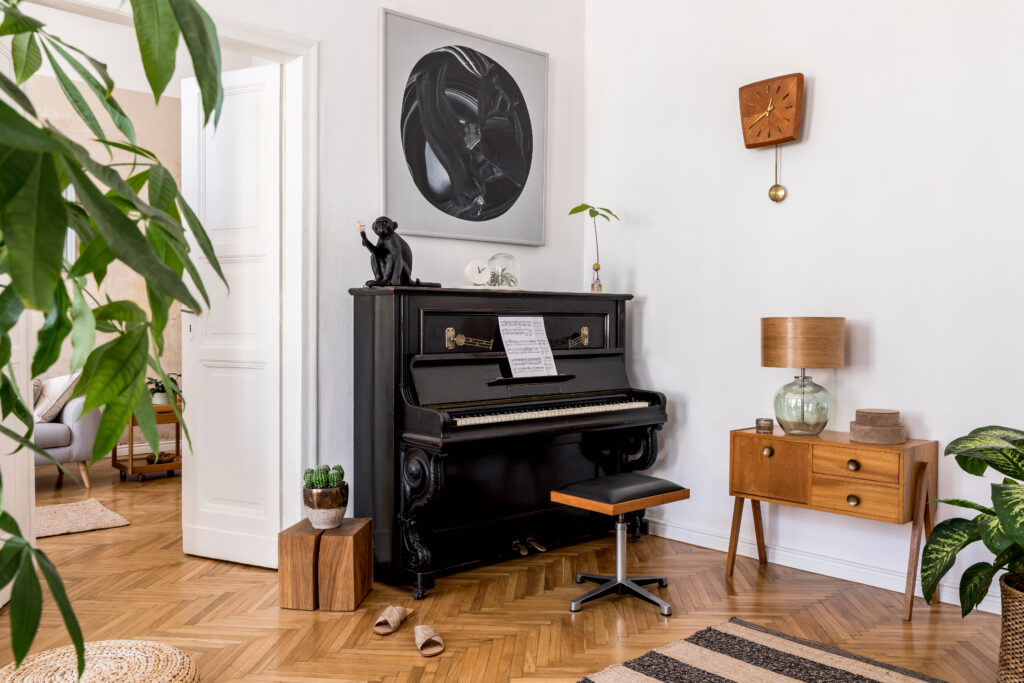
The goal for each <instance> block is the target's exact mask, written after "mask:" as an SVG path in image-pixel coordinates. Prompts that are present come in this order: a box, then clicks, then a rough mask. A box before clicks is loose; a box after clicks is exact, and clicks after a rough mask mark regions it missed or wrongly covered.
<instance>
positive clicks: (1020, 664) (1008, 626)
mask: <svg viewBox="0 0 1024 683" xmlns="http://www.w3.org/2000/svg"><path fill="white" fill-rule="evenodd" d="M945 453H946V455H955V456H956V461H957V464H958V465H960V469H962V470H963V471H965V472H967V473H968V474H972V475H974V476H982V475H983V474H984V473H985V470H986V469H988V468H989V467H991V468H992V469H994V470H995V471H997V472H999V473H1001V474H1003V475H1005V477H1006V478H1004V479H1003V481H1002V482H1001V483H993V484H992V504H991V506H988V505H981V504H978V503H973V502H971V501H969V500H960V499H951V500H939V502H940V503H946V504H947V505H955V506H957V507H961V508H966V509H968V510H971V511H972V512H973V513H974V516H973V517H971V518H969V519H968V518H964V517H953V518H952V519H947V520H945V521H943V522H940V523H939V524H937V525H936V526H935V529H933V530H932V533H931V536H929V537H928V542H927V543H926V544H925V546H924V552H923V553H922V555H921V590H922V591H923V592H924V596H925V598H926V599H927V600H928V601H929V602H931V599H932V598H933V597H934V594H935V590H936V588H937V587H938V585H939V581H940V580H941V579H942V577H943V576H945V575H946V573H947V572H948V571H949V570H950V569H951V568H952V567H953V564H954V563H955V562H956V556H957V554H958V553H959V552H960V551H961V550H963V549H964V548H966V547H967V546H969V545H971V544H972V543H974V542H975V541H981V542H982V544H984V546H985V547H986V548H987V549H988V550H989V552H991V553H992V554H993V555H994V556H995V557H994V558H993V559H992V561H991V562H976V563H974V564H972V565H971V566H970V567H968V568H967V569H966V570H964V573H963V576H962V577H960V609H961V612H962V615H963V616H965V617H966V616H967V615H968V614H970V612H971V610H973V609H974V608H975V607H976V606H977V605H978V604H979V603H981V601H982V600H983V599H984V597H985V595H986V594H987V593H988V589H989V586H991V584H992V580H993V579H994V578H995V576H996V574H997V573H999V572H1000V571H1002V570H1004V569H1005V570H1007V572H1006V573H1005V574H1003V575H1002V577H1000V579H999V587H1000V590H1001V592H1002V620H1003V628H1002V639H1001V642H1000V644H999V680H1000V681H1021V680H1024V484H1022V483H1021V481H1024V431H1021V430H1019V429H1011V428H1009V427H980V428H978V429H975V430H974V431H972V432H971V433H970V434H968V435H966V436H961V437H960V438H959V439H955V440H953V441H951V442H950V443H949V445H948V446H946V451H945Z"/></svg>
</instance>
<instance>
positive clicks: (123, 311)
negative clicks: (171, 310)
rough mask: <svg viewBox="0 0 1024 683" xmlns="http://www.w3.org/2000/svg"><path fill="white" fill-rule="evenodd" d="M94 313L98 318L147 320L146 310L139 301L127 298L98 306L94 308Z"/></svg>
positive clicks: (137, 321)
mask: <svg viewBox="0 0 1024 683" xmlns="http://www.w3.org/2000/svg"><path fill="white" fill-rule="evenodd" d="M93 315H95V316H96V319H97V320H117V321H120V322H125V323H144V322H146V320H147V317H146V312H145V311H144V310H142V308H141V307H140V306H139V305H138V304H137V303H135V302H134V301H128V300H127V299H124V300H120V301H111V302H110V303H106V304H103V305H102V306H97V307H96V308H95V309H93Z"/></svg>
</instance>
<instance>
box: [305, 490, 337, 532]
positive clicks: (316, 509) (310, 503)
mask: <svg viewBox="0 0 1024 683" xmlns="http://www.w3.org/2000/svg"><path fill="white" fill-rule="evenodd" d="M302 504H303V507H304V508H306V517H308V518H309V523H310V524H312V525H313V528H314V529H333V528H335V527H338V526H341V522H342V520H343V519H345V512H347V511H348V482H347V481H343V482H341V486H333V487H330V488H326V489H307V488H303V489H302Z"/></svg>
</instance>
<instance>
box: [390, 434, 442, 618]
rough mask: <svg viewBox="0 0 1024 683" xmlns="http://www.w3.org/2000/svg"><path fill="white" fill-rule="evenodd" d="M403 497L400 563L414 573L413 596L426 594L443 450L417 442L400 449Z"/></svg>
mask: <svg viewBox="0 0 1024 683" xmlns="http://www.w3.org/2000/svg"><path fill="white" fill-rule="evenodd" d="M401 458H402V463H401V472H402V498H401V512H400V514H399V522H400V524H401V529H402V532H401V533H402V560H401V565H402V566H403V567H404V568H405V569H406V570H407V571H408V572H409V575H410V576H411V577H412V585H413V597H414V598H416V599H417V600H420V599H422V598H424V597H425V596H426V594H427V590H428V589H430V588H433V587H434V572H433V570H432V562H431V560H432V558H431V552H430V545H429V529H430V525H429V524H427V523H426V519H427V515H428V513H429V511H430V505H431V503H433V502H434V500H436V499H437V496H438V494H439V493H440V492H441V486H442V483H443V474H442V469H441V460H442V458H441V454H440V453H438V452H436V451H428V450H426V449H423V448H420V447H418V446H403V447H402V449H401Z"/></svg>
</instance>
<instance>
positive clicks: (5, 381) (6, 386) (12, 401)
mask: <svg viewBox="0 0 1024 683" xmlns="http://www.w3.org/2000/svg"><path fill="white" fill-rule="evenodd" d="M3 339H9V337H7V336H6V335H5V336H4V337H3ZM3 345H4V346H6V344H3ZM0 413H2V414H3V416H4V419H6V418H7V416H8V415H14V416H15V417H17V418H18V419H19V420H20V421H21V423H22V424H23V425H25V426H26V427H31V426H32V422H33V419H34V418H33V416H32V412H31V411H30V410H29V409H28V406H26V405H25V404H24V402H22V400H21V396H20V395H19V394H18V390H17V389H16V388H15V386H14V383H13V382H11V380H10V378H9V377H8V376H7V375H0Z"/></svg>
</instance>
